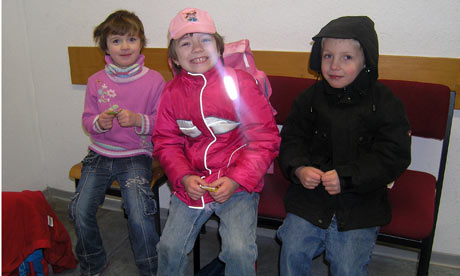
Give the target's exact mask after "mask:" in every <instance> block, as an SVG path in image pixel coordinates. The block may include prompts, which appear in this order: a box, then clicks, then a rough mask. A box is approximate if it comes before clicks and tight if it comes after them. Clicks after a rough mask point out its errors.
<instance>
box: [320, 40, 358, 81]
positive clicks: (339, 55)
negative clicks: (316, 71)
mask: <svg viewBox="0 0 460 276" xmlns="http://www.w3.org/2000/svg"><path fill="white" fill-rule="evenodd" d="M363 68H364V53H363V50H362V49H361V47H360V46H359V43H358V42H357V41H356V40H353V39H337V38H323V46H322V56H321V73H322V74H323V77H324V78H325V79H326V81H327V82H328V83H329V84H330V85H331V86H332V87H334V88H344V87H345V86H347V85H349V84H350V83H352V82H353V81H354V80H355V78H356V77H357V76H358V74H359V73H360V72H361V70H362V69H363Z"/></svg>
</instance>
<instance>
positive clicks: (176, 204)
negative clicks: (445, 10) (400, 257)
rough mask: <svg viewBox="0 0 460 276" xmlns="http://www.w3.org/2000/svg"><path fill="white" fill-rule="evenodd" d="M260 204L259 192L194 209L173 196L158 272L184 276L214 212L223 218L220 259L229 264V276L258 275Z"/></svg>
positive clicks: (237, 195)
mask: <svg viewBox="0 0 460 276" xmlns="http://www.w3.org/2000/svg"><path fill="white" fill-rule="evenodd" d="M258 204H259V194H257V193H247V192H239V193H236V194H234V195H233V196H232V197H231V198H230V199H229V200H227V201H226V202H224V203H222V204H220V203H217V202H211V203H208V204H206V206H205V208H204V209H192V208H189V207H188V206H187V205H186V204H185V203H184V202H182V201H181V200H180V199H178V198H177V197H176V196H175V195H172V196H171V203H170V207H169V216H168V219H167V221H166V225H165V228H164V230H163V234H162V235H161V239H160V242H159V243H158V247H157V250H158V275H168V276H180V275H184V273H185V269H186V267H187V255H188V253H190V252H191V251H192V249H193V245H194V243H195V239H196V237H197V236H198V234H199V232H200V229H201V227H202V225H203V224H204V223H205V222H206V221H207V220H208V219H209V217H210V216H211V215H212V214H213V213H215V214H216V215H217V216H218V217H219V218H220V224H219V234H220V237H221V238H222V250H221V252H220V254H219V258H220V260H222V261H223V262H224V263H225V275H227V276H232V275H235V276H241V275H245V276H251V275H255V261H256V259H257V245H256V228H257V207H258Z"/></svg>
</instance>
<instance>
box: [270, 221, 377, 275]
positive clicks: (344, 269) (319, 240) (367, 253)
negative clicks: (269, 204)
mask: <svg viewBox="0 0 460 276" xmlns="http://www.w3.org/2000/svg"><path fill="white" fill-rule="evenodd" d="M379 229H380V227H370V228H364V229H356V230H349V231H343V232H341V231H338V230H337V220H336V218H335V216H334V218H333V220H332V222H331V224H330V226H329V228H327V229H322V228H320V227H317V226H315V225H313V224H311V223H310V222H308V221H307V220H305V219H303V218H301V217H298V216H296V215H294V214H292V213H288V214H287V216H286V218H285V219H284V222H283V225H281V227H280V228H279V229H278V233H277V234H278V238H279V239H280V240H281V242H282V245H281V255H280V275H281V276H301V275H310V273H311V264H312V259H313V258H315V257H317V256H319V255H320V254H322V253H323V252H324V251H326V260H327V261H328V262H329V264H330V271H331V273H332V275H333V276H347V275H356V276H357V275H367V266H368V264H369V262H370V259H371V256H372V250H373V249H374V246H375V241H376V239H377V234H378V231H379Z"/></svg>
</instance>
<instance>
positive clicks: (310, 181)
mask: <svg viewBox="0 0 460 276" xmlns="http://www.w3.org/2000/svg"><path fill="white" fill-rule="evenodd" d="M323 174H324V172H323V171H321V170H320V169H317V168H315V167H304V166H302V167H298V168H297V169H296V170H295V175H296V176H297V178H299V180H300V183H302V185H303V186H304V187H305V188H307V189H309V190H313V189H315V188H316V187H317V186H318V184H319V183H320V182H321V176H322V175H323Z"/></svg>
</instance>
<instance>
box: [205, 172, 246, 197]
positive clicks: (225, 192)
mask: <svg viewBox="0 0 460 276" xmlns="http://www.w3.org/2000/svg"><path fill="white" fill-rule="evenodd" d="M208 186H210V187H218V188H219V189H218V190H217V191H216V192H209V194H210V195H211V197H212V198H214V200H215V201H216V202H218V203H224V202H225V201H227V200H228V199H229V198H230V197H231V196H232V195H233V194H234V193H235V190H236V189H238V187H239V186H240V184H238V183H236V182H235V181H234V180H233V179H231V178H230V177H226V176H224V177H222V178H219V179H217V180H216V181H214V182H212V183H210V184H208Z"/></svg>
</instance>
